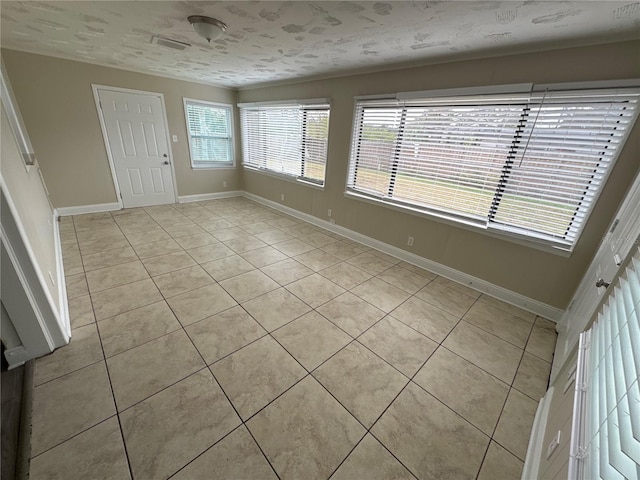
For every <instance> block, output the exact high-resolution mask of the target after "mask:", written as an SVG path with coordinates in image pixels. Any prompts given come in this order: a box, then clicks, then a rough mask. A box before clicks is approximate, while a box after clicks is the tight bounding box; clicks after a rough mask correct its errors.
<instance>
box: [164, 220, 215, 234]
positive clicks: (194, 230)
mask: <svg viewBox="0 0 640 480" xmlns="http://www.w3.org/2000/svg"><path fill="white" fill-rule="evenodd" d="M185 222H186V220H185ZM165 230H166V231H167V233H168V234H169V235H171V236H172V237H173V238H181V237H189V236H191V235H201V234H203V233H205V231H204V229H203V228H202V227H200V226H199V225H195V224H187V223H185V224H184V225H179V226H176V227H165Z"/></svg>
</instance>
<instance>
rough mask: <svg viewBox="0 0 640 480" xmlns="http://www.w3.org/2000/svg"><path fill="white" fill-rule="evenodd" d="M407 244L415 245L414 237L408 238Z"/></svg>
mask: <svg viewBox="0 0 640 480" xmlns="http://www.w3.org/2000/svg"><path fill="white" fill-rule="evenodd" d="M407 245H409V246H410V247H413V237H409V238H408V239H407Z"/></svg>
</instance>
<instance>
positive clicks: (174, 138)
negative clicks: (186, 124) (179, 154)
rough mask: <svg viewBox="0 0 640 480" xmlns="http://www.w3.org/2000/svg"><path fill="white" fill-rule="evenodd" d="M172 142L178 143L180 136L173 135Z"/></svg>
mask: <svg viewBox="0 0 640 480" xmlns="http://www.w3.org/2000/svg"><path fill="white" fill-rule="evenodd" d="M171 140H173V143H176V142H177V141H178V135H173V136H172V137H171Z"/></svg>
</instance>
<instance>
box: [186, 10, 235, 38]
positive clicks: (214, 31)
mask: <svg viewBox="0 0 640 480" xmlns="http://www.w3.org/2000/svg"><path fill="white" fill-rule="evenodd" d="M187 20H189V23H190V24H191V25H193V29H194V30H195V31H196V33H197V34H198V35H200V36H201V37H202V38H205V39H206V40H207V42H211V40H215V39H217V38H220V36H221V35H222V34H223V33H224V32H225V31H226V30H227V28H229V27H227V24H226V23H224V22H221V21H220V20H218V19H217V18H211V17H205V16H204V15H191V16H190V17H188V18H187Z"/></svg>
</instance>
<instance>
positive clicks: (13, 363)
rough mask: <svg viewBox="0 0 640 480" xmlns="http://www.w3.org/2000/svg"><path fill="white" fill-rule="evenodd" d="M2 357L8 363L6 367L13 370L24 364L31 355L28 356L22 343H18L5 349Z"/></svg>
mask: <svg viewBox="0 0 640 480" xmlns="http://www.w3.org/2000/svg"><path fill="white" fill-rule="evenodd" d="M4 358H5V359H6V360H7V363H8V364H9V366H8V367H7V369H8V370H13V369H14V368H17V367H19V366H21V365H24V364H25V362H26V361H27V360H29V359H30V358H31V357H30V356H29V353H28V352H27V349H26V348H24V345H19V346H17V347H13V348H10V349H9V350H5V351H4Z"/></svg>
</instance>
